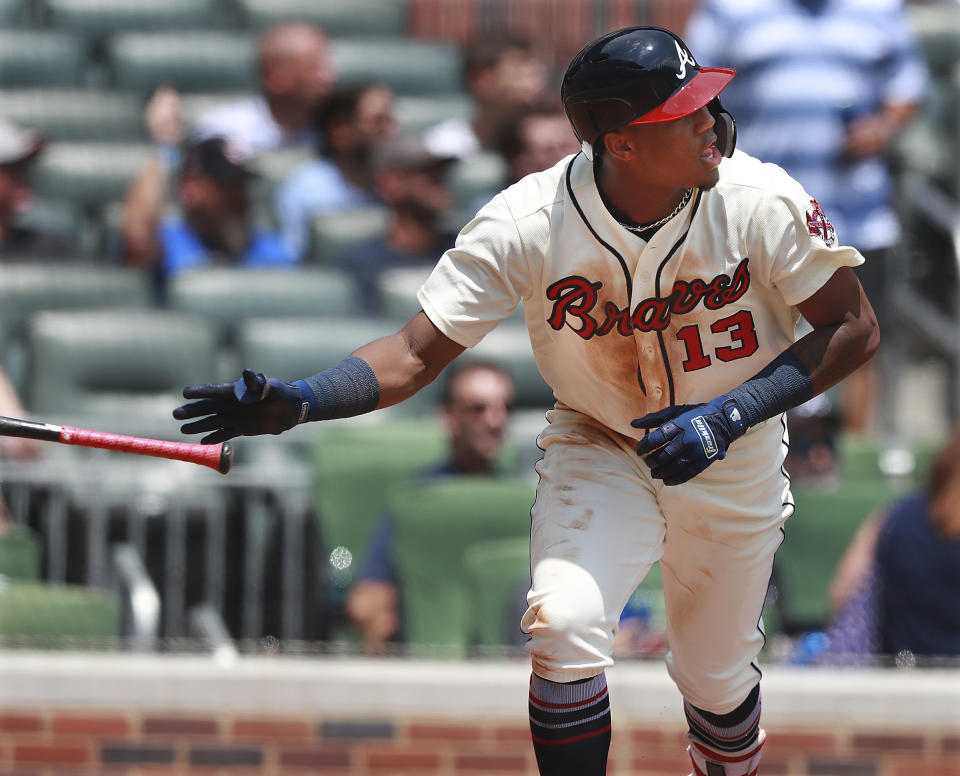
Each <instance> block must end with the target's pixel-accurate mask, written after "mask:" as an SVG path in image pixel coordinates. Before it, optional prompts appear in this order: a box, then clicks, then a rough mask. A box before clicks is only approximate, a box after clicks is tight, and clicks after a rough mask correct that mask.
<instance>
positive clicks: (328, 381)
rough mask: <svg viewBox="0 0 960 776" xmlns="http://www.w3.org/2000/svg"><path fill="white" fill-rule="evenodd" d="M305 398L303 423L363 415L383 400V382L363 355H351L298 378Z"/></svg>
mask: <svg viewBox="0 0 960 776" xmlns="http://www.w3.org/2000/svg"><path fill="white" fill-rule="evenodd" d="M294 385H295V386H296V387H297V388H298V389H299V391H300V396H301V399H302V401H303V405H302V412H301V415H300V420H299V422H300V423H303V422H304V421H308V420H330V419H332V418H349V417H353V416H354V415H362V414H364V413H366V412H370V411H372V410H375V409H376V408H377V404H379V403H380V382H379V381H378V380H377V376H376V375H375V374H374V372H373V369H371V368H370V365H369V364H368V363H367V362H366V361H364V360H363V359H362V358H357V357H356V356H349V357H347V358H345V359H343V361H341V362H340V363H339V364H337V365H336V366H332V367H330V368H329V369H324V370H323V371H322V372H319V373H318V374H315V375H312V376H311V377H307V378H305V379H303V380H297V381H296V382H295V383H294Z"/></svg>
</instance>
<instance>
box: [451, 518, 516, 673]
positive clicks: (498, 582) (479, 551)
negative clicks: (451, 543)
mask: <svg viewBox="0 0 960 776" xmlns="http://www.w3.org/2000/svg"><path fill="white" fill-rule="evenodd" d="M463 570H464V574H465V576H466V585H467V598H468V600H469V601H470V609H471V630H470V633H469V636H468V640H469V643H470V644H471V645H475V646H477V647H478V648H479V649H480V652H481V653H483V651H484V648H491V649H490V651H491V652H492V653H493V654H494V655H496V653H497V651H498V650H497V648H502V647H503V646H505V645H512V644H516V643H517V641H518V639H519V638H520V635H519V632H520V616H521V615H522V614H523V612H522V609H521V604H522V601H523V594H524V593H525V592H526V590H527V589H528V588H529V587H530V538H529V536H510V537H507V538H506V539H490V540H487V541H479V542H477V543H476V544H473V545H472V546H470V547H468V548H467V549H466V550H465V551H464V553H463Z"/></svg>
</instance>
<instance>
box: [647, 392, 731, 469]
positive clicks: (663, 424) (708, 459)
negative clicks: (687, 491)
mask: <svg viewBox="0 0 960 776" xmlns="http://www.w3.org/2000/svg"><path fill="white" fill-rule="evenodd" d="M630 425H631V426H633V427H634V428H646V429H654V430H653V431H651V432H650V433H649V434H647V435H646V436H645V437H644V438H643V439H641V440H640V441H639V442H638V443H637V455H639V456H643V461H644V463H646V464H647V466H649V467H650V474H651V475H653V476H654V477H656V478H657V479H659V480H663V484H664V485H679V484H681V483H683V482H686V481H687V480H689V479H691V478H692V477H696V476H697V475H698V474H700V472H702V471H703V470H704V469H706V468H707V467H708V466H709V465H710V464H711V463H713V462H714V461H717V460H720V459H721V458H723V457H725V456H726V454H727V448H728V447H729V446H730V443H731V442H732V441H733V440H734V439H736V438H737V437H739V436H742V435H743V433H744V432H745V431H746V430H747V429H746V424H745V423H744V421H743V412H742V411H741V410H740V406H739V405H738V404H737V402H736V400H735V399H731V398H730V397H729V396H718V397H717V398H716V399H713V400H712V401H709V402H707V403H706V404H680V405H677V406H675V407H667V408H666V409H663V410H660V411H659V412H651V413H650V414H649V415H644V416H643V417H642V418H637V419H636V420H634V421H633V422H632V423H631V424H630Z"/></svg>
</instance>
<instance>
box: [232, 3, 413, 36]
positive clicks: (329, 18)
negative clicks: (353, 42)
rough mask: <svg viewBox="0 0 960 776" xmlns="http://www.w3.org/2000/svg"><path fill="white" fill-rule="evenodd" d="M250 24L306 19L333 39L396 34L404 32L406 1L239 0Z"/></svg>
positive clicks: (257, 27)
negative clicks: (317, 0)
mask: <svg viewBox="0 0 960 776" xmlns="http://www.w3.org/2000/svg"><path fill="white" fill-rule="evenodd" d="M237 4H238V6H239V8H240V12H241V14H242V15H243V17H244V19H245V20H246V23H247V25H248V26H249V27H251V28H252V29H255V30H262V29H264V28H265V27H269V26H270V25H272V24H277V23H280V22H287V21H300V20H306V21H310V22H313V23H314V24H317V25H319V26H320V27H322V28H323V29H324V30H325V31H326V33H327V34H328V35H329V36H331V37H332V38H337V39H340V38H346V37H353V36H358V37H372V36H378V35H379V36H399V35H403V34H405V33H406V31H407V18H408V13H409V0H324V2H322V3H318V2H316V0H238V3H237Z"/></svg>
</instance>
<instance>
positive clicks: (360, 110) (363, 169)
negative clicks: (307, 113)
mask: <svg viewBox="0 0 960 776" xmlns="http://www.w3.org/2000/svg"><path fill="white" fill-rule="evenodd" d="M317 126H318V128H319V130H320V131H319V135H320V137H322V141H321V144H320V146H319V151H320V158H318V159H316V160H314V161H311V162H308V163H307V164H305V165H303V166H302V167H300V168H298V169H296V170H294V171H293V173H292V174H291V175H290V177H289V178H288V179H287V180H286V181H284V183H283V185H282V186H281V187H280V190H279V191H278V192H277V203H276V207H277V221H278V223H279V224H280V230H281V232H282V233H283V239H284V242H285V243H286V245H287V248H288V250H289V251H290V252H291V253H292V254H293V255H294V256H298V257H303V255H304V254H305V253H306V250H307V247H308V242H309V237H310V234H309V231H310V219H311V218H312V217H313V216H316V215H319V214H320V213H326V212H329V211H331V210H341V209H344V208H352V207H363V206H364V205H372V204H375V203H376V202H377V197H376V195H375V194H374V191H373V182H372V171H371V166H370V162H371V156H372V154H373V151H374V149H375V148H376V147H377V145H378V144H380V143H382V142H383V140H384V139H385V138H387V137H389V136H390V135H392V134H393V132H394V131H395V130H396V126H397V122H396V118H395V117H394V115H393V94H392V93H391V91H390V90H389V89H388V88H387V87H385V86H380V85H376V84H370V85H364V86H352V87H349V88H345V89H341V90H339V91H337V92H335V93H334V94H333V95H332V96H331V97H330V98H329V99H328V100H327V101H326V102H325V103H324V104H323V105H322V106H321V108H320V110H319V112H318V115H317Z"/></svg>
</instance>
